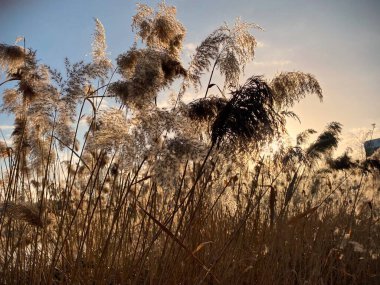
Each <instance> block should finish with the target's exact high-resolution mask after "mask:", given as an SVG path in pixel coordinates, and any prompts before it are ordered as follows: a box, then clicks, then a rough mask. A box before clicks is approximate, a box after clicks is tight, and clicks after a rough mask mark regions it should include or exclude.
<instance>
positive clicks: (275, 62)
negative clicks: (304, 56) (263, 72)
mask: <svg viewBox="0 0 380 285" xmlns="http://www.w3.org/2000/svg"><path fill="white" fill-rule="evenodd" d="M291 63H292V61H290V60H272V61H254V62H253V65H257V66H284V65H289V64H291Z"/></svg>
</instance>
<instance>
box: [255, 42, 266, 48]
mask: <svg viewBox="0 0 380 285" xmlns="http://www.w3.org/2000/svg"><path fill="white" fill-rule="evenodd" d="M266 46H267V45H266V44H265V43H264V42H261V41H257V45H256V47H257V48H263V47H266Z"/></svg>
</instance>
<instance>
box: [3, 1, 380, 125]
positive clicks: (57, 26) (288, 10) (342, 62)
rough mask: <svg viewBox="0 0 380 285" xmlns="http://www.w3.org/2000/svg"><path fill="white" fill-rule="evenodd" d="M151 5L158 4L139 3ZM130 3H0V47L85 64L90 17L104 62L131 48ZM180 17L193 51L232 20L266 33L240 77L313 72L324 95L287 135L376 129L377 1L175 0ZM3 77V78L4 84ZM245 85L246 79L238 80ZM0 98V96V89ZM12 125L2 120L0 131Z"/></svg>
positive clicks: (306, 105)
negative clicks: (333, 127)
mask: <svg viewBox="0 0 380 285" xmlns="http://www.w3.org/2000/svg"><path fill="white" fill-rule="evenodd" d="M141 2H142V3H147V4H149V5H151V6H156V3H157V1H141ZM135 3H136V2H134V1H126V0H124V1H121V0H116V1H113V0H110V1H104V0H103V1H99V0H91V1H90V0H86V1H79V0H76V1H74V0H66V1H53V0H35V1H28V0H9V1H7V0H0V42H3V43H8V44H13V43H14V41H15V39H16V37H18V36H25V38H26V42H27V47H32V48H33V49H36V50H37V55H38V58H39V59H40V60H41V62H42V63H46V64H48V65H50V66H52V67H54V68H58V69H61V68H62V67H63V60H64V58H65V57H66V56H67V57H68V58H69V59H71V60H72V61H78V60H81V59H84V60H90V57H89V56H88V54H90V52H91V41H92V33H93V29H94V21H93V18H94V17H97V18H99V19H100V20H101V21H102V23H103V24H104V26H105V28H106V33H107V44H108V46H109V52H110V57H111V58H112V59H115V58H116V57H117V55H118V54H120V53H121V52H124V51H126V50H128V49H129V47H130V46H131V44H132V42H133V39H134V35H133V33H132V31H131V26H130V24H131V17H132V15H133V14H134V13H135ZM166 3H167V4H169V5H174V6H176V7H177V10H178V18H179V20H180V21H181V22H182V23H183V24H184V26H185V27H186V28H187V37H186V47H187V49H192V48H193V47H195V46H196V45H197V44H198V43H200V41H201V40H202V39H204V38H205V37H206V36H207V35H208V34H209V33H210V32H212V31H213V30H214V29H215V28H216V27H218V26H219V25H221V24H223V22H227V23H233V22H234V20H235V19H236V18H237V17H241V18H242V19H243V20H244V21H248V22H254V23H256V24H258V25H260V26H262V27H263V28H264V29H265V31H264V32H263V31H254V34H255V35H256V38H257V40H258V41H259V42H260V47H259V48H258V49H257V50H256V58H255V61H254V62H253V63H252V64H250V65H249V66H248V67H247V68H246V73H245V77H249V76H251V75H254V74H255V75H261V74H263V75H265V76H266V77H268V78H271V77H272V76H273V75H275V74H277V73H279V72H281V71H295V70H300V71H304V72H310V73H313V74H314V75H315V76H316V77H317V79H318V80H319V81H320V84H321V86H322V88H323V91H324V96H325V99H324V102H323V103H319V101H318V99H317V98H316V97H310V98H307V99H306V100H304V101H303V102H302V103H301V104H299V105H298V106H297V107H296V108H295V111H296V113H297V114H299V115H300V117H301V120H302V125H301V126H300V125H299V124H298V123H297V122H291V123H290V124H289V126H290V128H291V132H296V130H297V131H298V130H301V129H304V128H315V129H317V130H321V129H323V127H324V126H325V125H326V124H327V123H328V122H331V121H339V122H341V123H342V124H343V126H344V130H345V131H346V132H348V131H350V130H355V129H363V128H364V129H365V128H368V129H369V128H370V125H371V124H372V123H376V124H377V126H378V127H380V100H379V99H380V92H379V90H380V80H379V79H380V78H379V77H380V76H379V75H380V56H379V52H380V32H379V27H380V17H379V16H378V15H379V12H380V1H376V0H363V1H353V0H345V1H343V0H319V1H306V0H303V1H301V0H278V1H274V0H273V1H263V0H235V1H226V0H219V1H216V0H212V1H211V0H203V1H201V0H191V1H190V0H177V1H166ZM2 78H3V77H2ZM242 81H244V78H243V80H242ZM0 91H1V90H0ZM9 124H11V122H10V120H9V118H6V117H5V116H3V115H0V125H9Z"/></svg>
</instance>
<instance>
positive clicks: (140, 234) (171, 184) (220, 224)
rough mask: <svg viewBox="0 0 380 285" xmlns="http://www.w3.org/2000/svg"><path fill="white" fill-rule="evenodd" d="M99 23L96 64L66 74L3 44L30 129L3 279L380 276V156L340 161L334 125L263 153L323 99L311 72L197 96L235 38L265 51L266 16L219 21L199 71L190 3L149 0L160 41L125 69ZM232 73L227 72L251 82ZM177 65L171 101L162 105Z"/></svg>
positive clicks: (5, 207) (140, 27) (2, 146)
mask: <svg viewBox="0 0 380 285" xmlns="http://www.w3.org/2000/svg"><path fill="white" fill-rule="evenodd" d="M96 25H97V26H96V27H97V28H96V34H95V41H101V42H99V43H94V45H93V46H94V49H95V50H94V54H95V58H94V61H93V62H92V63H88V64H87V63H83V62H80V63H76V64H71V63H69V61H68V60H67V61H66V68H67V75H65V76H64V75H62V74H61V73H59V72H58V71H53V70H49V76H45V75H46V74H44V73H43V72H44V70H45V71H46V70H47V68H46V67H44V68H43V66H40V65H39V64H37V62H36V61H35V53H33V52H32V51H29V50H28V51H27V52H26V54H24V53H22V54H21V53H20V51H21V50H20V49H19V48H17V47H14V48H12V47H10V46H7V45H0V54H1V55H2V56H1V57H0V61H1V62H0V66H1V67H2V68H4V69H5V70H6V72H8V74H7V75H8V77H9V78H14V77H13V76H16V75H15V74H13V72H14V70H13V67H14V66H16V65H17V66H18V67H19V70H18V74H17V76H18V77H17V78H15V79H14V80H18V81H20V84H19V85H16V86H15V87H14V88H13V89H9V90H7V91H6V93H7V94H8V95H7V100H4V101H3V105H2V111H4V112H8V113H10V114H12V115H13V116H14V117H15V129H14V132H13V134H12V139H13V141H12V144H11V145H8V144H6V143H5V142H0V159H1V162H0V166H1V180H0V234H1V236H0V284H379V283H380V273H379V272H380V242H379V241H380V225H379V218H380V204H379V203H380V199H379V190H380V179H379V178H380V172H379V164H380V163H379V157H378V156H377V155H378V154H375V155H374V156H373V157H371V158H368V159H366V160H365V161H355V160H354V159H353V158H351V157H350V156H349V154H348V153H346V154H344V155H342V156H340V157H338V158H337V159H334V158H333V152H334V150H335V148H336V147H337V144H338V142H339V135H340V132H341V125H340V124H338V123H335V122H333V123H331V124H329V125H328V126H327V128H326V130H325V131H324V132H322V133H321V134H319V135H318V136H317V138H316V139H315V140H314V142H311V143H309V142H308V141H307V138H308V136H309V135H312V134H313V133H315V132H314V131H313V130H307V131H305V132H304V133H302V134H300V136H299V137H298V138H297V144H296V145H293V146H290V145H285V144H280V143H279V146H278V150H277V151H276V152H272V153H270V154H268V153H266V152H265V151H264V148H265V147H266V146H267V145H268V144H269V143H271V142H272V141H273V140H275V139H279V138H280V137H282V136H286V134H285V133H284V130H283V127H284V125H285V121H286V117H285V116H286V114H289V112H290V110H288V109H284V107H286V108H289V107H291V106H293V105H294V103H296V102H297V101H299V100H300V99H302V98H303V97H304V96H305V95H307V94H308V93H316V95H318V96H319V97H320V98H322V91H321V88H320V86H319V84H318V82H317V81H316V80H315V78H314V77H313V76H312V75H310V74H302V73H300V72H297V73H291V74H286V73H283V74H281V75H280V77H279V78H277V79H274V80H272V81H265V79H264V78H262V77H251V78H250V80H249V81H248V82H247V84H245V85H243V86H242V87H238V86H234V87H232V89H231V90H230V91H231V93H230V94H229V95H227V96H226V97H224V96H225V95H224V94H222V97H218V96H213V97H209V98H206V97H207V93H208V90H209V88H211V87H212V86H213V84H209V85H208V86H207V89H206V96H205V98H204V99H201V100H198V101H194V102H192V103H190V104H188V105H186V104H185V103H183V102H182V101H181V94H182V93H183V91H184V89H186V88H189V85H188V84H190V83H189V82H192V81H193V83H194V84H195V85H197V86H198V84H199V80H200V78H201V77H200V75H201V74H202V72H203V71H205V70H209V68H210V67H211V65H212V64H214V67H213V69H212V72H211V75H210V78H209V82H212V78H213V70H214V69H215V68H225V67H223V65H222V66H220V64H218V60H219V59H220V58H223V57H225V56H227V55H226V54H225V53H226V50H225V49H226V48H228V45H227V44H226V43H229V44H230V45H231V39H236V38H237V39H241V40H240V41H238V42H234V49H232V48H231V49H230V50H229V52H234V50H235V51H236V55H234V56H235V57H236V58H239V59H240V63H239V64H240V65H244V64H245V63H246V61H247V60H248V59H250V58H251V57H250V56H249V55H248V54H246V53H247V52H250V53H251V56H253V48H254V47H255V43H256V41H255V39H254V37H253V36H251V35H250V36H249V37H248V34H247V33H248V30H247V29H248V27H254V25H248V24H244V23H238V25H237V26H235V28H233V29H229V28H228V27H226V26H223V27H221V28H219V29H217V30H216V32H214V33H213V34H212V35H211V36H209V37H208V38H207V40H206V41H205V42H204V43H202V45H201V46H200V48H198V49H197V51H196V53H197V54H196V55H195V56H194V59H196V60H198V63H197V64H194V63H192V64H190V66H189V68H188V71H185V70H184V69H183V67H182V63H181V62H180V61H179V59H178V54H179V51H180V48H181V44H182V39H183V36H184V31H185V30H184V28H183V26H182V24H181V23H179V22H178V21H177V20H176V19H175V9H174V8H171V7H166V6H165V5H164V4H162V5H161V6H160V7H159V11H158V12H157V13H154V11H153V9H151V8H149V7H147V6H145V5H143V6H140V8H139V10H138V14H137V15H136V17H135V18H134V27H135V28H136V29H137V33H138V36H140V37H141V38H142V39H143V40H144V41H145V42H146V43H147V46H146V48H145V49H141V50H136V49H135V48H134V49H132V50H131V51H130V52H127V53H125V54H124V55H122V56H119V58H118V59H119V60H118V67H117V69H115V70H114V71H113V72H112V71H111V70H110V66H111V65H110V64H109V63H110V61H109V60H108V59H107V58H106V55H107V53H106V52H105V47H106V44H105V34H104V28H103V26H102V24H101V23H100V21H99V20H96ZM155 27H156V28H157V29H158V30H157V31H155V30H154V29H156V28H155ZM239 27H240V28H239ZM238 28H239V29H238ZM228 37H230V38H228ZM244 39H245V40H244ZM224 44H225V45H224ZM239 44H240V45H242V46H240V47H238V46H235V45H239ZM245 44H246V45H247V46H245V47H244V45H245ZM205 46H211V47H212V52H208V51H207V50H205V48H204V47H205ZM9 51H16V52H17V54H16V55H13V53H11V56H8V54H9ZM202 52H203V54H202ZM19 53H20V55H19ZM21 55H22V56H23V57H24V59H23V64H22V65H20V63H19V61H20V56H21ZM243 55H245V56H246V57H247V58H246V59H243V58H241V57H242V56H243ZM228 56H231V54H229V55H228ZM13 61H14V62H13ZM149 63H151V64H149ZM167 63H170V64H169V66H167V65H165V64H167ZM137 66H140V67H141V68H137ZM142 67H143V68H142ZM169 67H170V68H169ZM7 68H8V69H7ZM168 68H169V69H170V70H169V69H168ZM116 71H118V72H119V73H120V74H121V75H122V78H123V79H122V80H121V81H117V82H116V83H115V80H114V78H113V77H114V74H115V72H116ZM234 72H238V71H236V70H235V71H234ZM222 73H223V72H222ZM227 73H228V72H226V71H224V74H225V75H226V78H225V80H226V82H227V83H228V84H230V83H231V82H232V81H234V80H235V79H236V78H239V77H238V74H235V75H234V76H233V78H234V80H232V79H231V76H230V75H229V77H228V76H227ZM178 76H180V77H184V78H183V80H184V84H183V86H182V87H181V90H180V91H179V95H178V98H172V99H170V98H169V99H168V101H170V102H169V105H170V104H171V106H172V108H171V109H169V110H167V109H161V108H158V107H157V106H156V104H155V98H156V96H157V95H158V93H159V92H161V91H162V90H163V89H164V88H165V87H167V86H169V85H170V84H171V83H172V81H173V79H174V77H178ZM192 77H193V78H192ZM149 78H154V79H155V80H153V81H152V80H149ZM231 80H232V81H231ZM97 82H103V83H104V85H103V86H101V87H100V88H98V89H96V88H94V87H93V86H96V83H97ZM267 82H271V83H267ZM284 82H285V83H284ZM21 83H22V84H21ZM228 84H225V86H227V85H228ZM92 85H93V86H92ZM272 85H273V86H275V88H274V87H273V86H272ZM98 86H99V85H98ZM109 86H111V87H112V86H113V88H111V90H108V87H109ZM120 86H129V87H130V86H134V87H136V86H138V87H139V88H129V87H128V88H127V89H128V92H130V93H128V94H126V93H123V92H124V91H123V88H116V87H120ZM198 87H199V86H198ZM144 88H145V89H144ZM116 89H117V90H118V92H116V93H117V94H114V93H112V92H115V90H116ZM136 90H138V92H137V91H136ZM144 90H145V91H146V94H143V93H144V92H145V91H144ZM276 90H277V91H276ZM143 91H144V92H143ZM276 92H277V93H276ZM119 93H120V94H119ZM9 94H10V95H9ZM31 94H33V96H31ZM112 95H116V96H118V98H116V99H117V100H116V101H115V102H113V103H112V104H113V105H112V107H108V108H104V107H101V106H102V104H101V102H102V100H106V99H107V100H111V99H109V97H108V96H112ZM110 102H111V101H108V103H110ZM117 102H119V103H120V102H122V104H118V105H116V104H117ZM78 110H79V111H78ZM85 118H86V119H87V123H88V124H87V126H85V127H84V126H83V124H82V123H81V122H82V121H83V120H84V119H85ZM83 129H85V131H86V132H85V136H84V138H81V137H79V135H78V133H79V132H80V131H81V130H83Z"/></svg>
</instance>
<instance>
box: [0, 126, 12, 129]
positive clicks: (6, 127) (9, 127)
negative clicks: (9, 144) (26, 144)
mask: <svg viewBox="0 0 380 285" xmlns="http://www.w3.org/2000/svg"><path fill="white" fill-rule="evenodd" d="M0 129H1V130H12V129H14V126H12V125H0Z"/></svg>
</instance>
